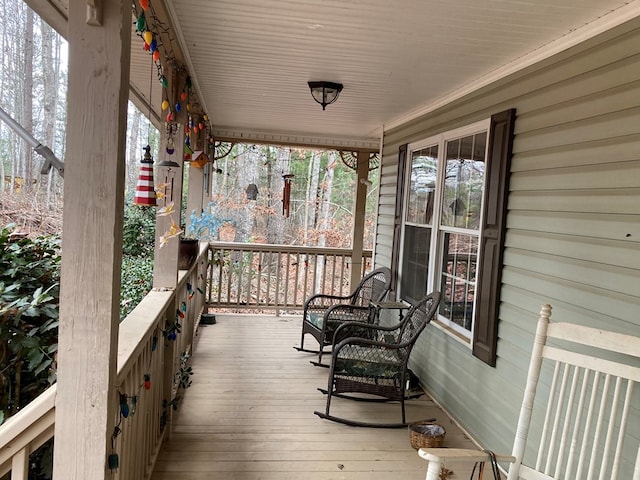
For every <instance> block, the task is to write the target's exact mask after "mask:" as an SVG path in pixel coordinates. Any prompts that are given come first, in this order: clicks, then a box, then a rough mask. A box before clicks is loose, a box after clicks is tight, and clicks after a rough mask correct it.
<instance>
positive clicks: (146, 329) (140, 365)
mask: <svg viewBox="0 0 640 480" xmlns="http://www.w3.org/2000/svg"><path fill="white" fill-rule="evenodd" d="M207 254H208V250H207V249H206V245H203V247H202V249H201V251H200V254H199V256H198V257H197V259H196V261H195V262H194V264H193V266H192V267H191V268H190V269H189V270H187V271H181V272H180V274H179V281H178V287H177V290H176V291H175V292H174V291H173V290H166V291H152V292H150V293H149V294H148V295H147V296H146V297H145V298H144V299H143V300H142V301H141V302H140V304H139V305H138V306H137V307H136V308H135V309H134V310H133V311H132V312H131V313H130V314H129V315H128V316H127V318H125V319H124V321H123V322H122V323H121V324H120V333H119V340H118V374H117V387H118V390H117V392H114V395H115V398H116V401H118V402H119V403H125V402H126V405H127V407H126V408H125V409H123V408H121V409H120V411H119V415H118V419H117V421H116V424H117V430H116V431H114V438H115V439H114V443H113V452H111V453H114V454H117V455H118V459H119V467H118V468H117V469H116V470H114V471H113V478H114V479H118V478H120V479H133V478H135V479H146V478H149V477H150V475H151V472H152V469H153V465H154V463H155V458H156V456H157V454H158V451H159V449H160V445H161V444H162V441H163V439H164V438H165V437H166V436H167V435H168V434H169V433H170V430H171V412H172V406H173V404H174V403H175V401H176V395H177V393H178V389H179V383H180V378H181V372H182V371H183V368H184V363H185V360H186V358H187V357H188V356H189V355H190V354H191V347H192V343H193V335H194V331H195V329H196V327H197V322H198V320H199V318H200V314H201V313H202V310H203V307H204V304H205V295H204V294H205V279H206V269H207V265H208V261H207ZM173 334H175V338H174V335H173ZM55 396H56V386H55V385H54V386H52V387H51V388H49V389H48V390H47V391H45V392H44V393H43V394H41V395H40V396H39V397H38V398H36V399H35V400H34V401H33V402H31V403H30V404H29V405H27V406H26V407H25V408H23V409H22V410H21V411H20V412H18V413H17V414H16V415H14V416H13V417H11V418H10V419H8V420H7V421H6V422H5V424H3V425H2V426H0V477H2V476H3V475H5V474H6V473H7V472H11V477H10V478H11V480H27V478H28V466H29V456H30V455H31V453H33V452H34V451H35V450H36V449H38V448H39V447H40V446H41V445H42V444H44V443H45V442H46V441H48V440H49V439H51V438H53V436H54V426H55ZM127 409H128V415H127V416H126V417H125V416H124V415H123V410H125V411H126V410H127ZM116 433H117V434H116Z"/></svg>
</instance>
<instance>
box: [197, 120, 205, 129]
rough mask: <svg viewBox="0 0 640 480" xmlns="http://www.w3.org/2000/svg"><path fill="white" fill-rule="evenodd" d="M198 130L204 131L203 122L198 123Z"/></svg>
mask: <svg viewBox="0 0 640 480" xmlns="http://www.w3.org/2000/svg"><path fill="white" fill-rule="evenodd" d="M198 128H199V129H200V130H204V123H202V122H200V123H198Z"/></svg>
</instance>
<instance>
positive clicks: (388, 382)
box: [314, 292, 440, 428]
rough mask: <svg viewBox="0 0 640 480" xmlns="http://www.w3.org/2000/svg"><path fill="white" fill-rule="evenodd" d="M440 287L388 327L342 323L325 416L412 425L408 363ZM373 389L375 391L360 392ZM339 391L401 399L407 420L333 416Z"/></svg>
mask: <svg viewBox="0 0 640 480" xmlns="http://www.w3.org/2000/svg"><path fill="white" fill-rule="evenodd" d="M439 303H440V293H439V292H433V293H430V294H428V295H426V296H425V297H423V298H422V299H421V300H420V301H419V302H418V303H416V304H415V305H413V306H412V307H411V308H410V309H409V311H408V312H407V314H406V316H405V317H404V319H403V320H402V321H401V322H400V323H399V324H397V325H395V326H391V327H384V326H380V325H371V324H365V323H360V322H349V323H345V324H343V325H341V326H340V327H338V328H337V330H336V333H335V336H336V339H339V338H342V339H343V340H341V341H339V343H337V344H336V345H334V347H333V352H332V354H331V365H330V368H331V369H330V371H329V384H328V388H327V390H324V389H319V390H320V391H321V392H322V393H325V394H326V395H327V406H326V410H325V412H324V413H323V412H318V411H316V412H314V413H315V414H316V415H318V416H319V417H320V418H324V419H327V420H331V421H334V422H339V423H344V424H346V425H352V426H359V427H383V428H399V427H406V426H407V423H406V418H405V399H406V398H407V396H408V393H407V391H406V381H407V379H408V373H407V363H408V361H409V356H410V354H411V350H412V348H413V346H414V344H415V342H416V340H417V339H418V337H419V336H420V333H422V331H423V330H424V328H425V327H426V326H427V324H428V323H429V322H430V321H431V319H432V318H433V316H434V315H435V312H436V309H437V308H438V304H439ZM352 394H368V395H372V396H373V397H372V396H362V395H360V396H354V395H352ZM333 396H336V397H340V398H348V399H352V400H359V401H369V402H371V401H377V402H387V401H399V402H400V405H401V410H402V422H401V423H368V422H360V421H356V420H349V419H345V418H340V417H336V416H333V415H331V414H330V413H329V409H330V407H331V398H332V397H333Z"/></svg>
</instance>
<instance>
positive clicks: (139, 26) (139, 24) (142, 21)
mask: <svg viewBox="0 0 640 480" xmlns="http://www.w3.org/2000/svg"><path fill="white" fill-rule="evenodd" d="M146 25H147V19H146V18H145V16H144V12H142V13H140V15H138V19H137V20H136V32H141V31H143V30H144V27H145V26H146Z"/></svg>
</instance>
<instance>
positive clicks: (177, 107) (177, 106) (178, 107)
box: [176, 103, 182, 112]
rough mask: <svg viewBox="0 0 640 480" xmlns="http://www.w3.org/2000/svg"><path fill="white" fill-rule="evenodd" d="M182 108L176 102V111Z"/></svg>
mask: <svg viewBox="0 0 640 480" xmlns="http://www.w3.org/2000/svg"><path fill="white" fill-rule="evenodd" d="M180 110H182V106H181V105H180V104H179V103H176V112H180Z"/></svg>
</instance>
